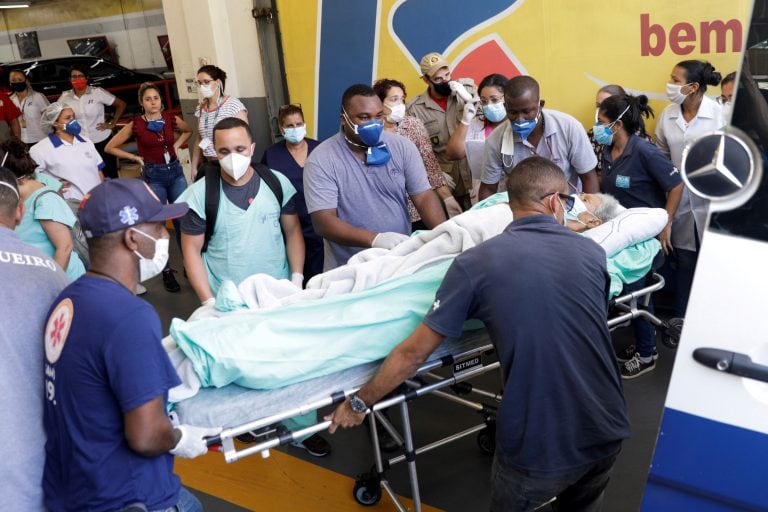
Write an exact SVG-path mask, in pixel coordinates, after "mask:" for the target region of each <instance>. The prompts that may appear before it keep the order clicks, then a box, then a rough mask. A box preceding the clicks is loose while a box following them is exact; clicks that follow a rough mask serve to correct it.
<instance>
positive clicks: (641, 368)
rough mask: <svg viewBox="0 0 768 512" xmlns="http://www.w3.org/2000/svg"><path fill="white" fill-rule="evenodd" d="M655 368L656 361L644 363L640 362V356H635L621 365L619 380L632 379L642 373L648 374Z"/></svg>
mask: <svg viewBox="0 0 768 512" xmlns="http://www.w3.org/2000/svg"><path fill="white" fill-rule="evenodd" d="M654 368H656V360H655V359H651V360H650V361H649V362H647V363H644V362H642V361H641V360H640V354H635V357H633V358H632V359H630V360H629V361H627V362H626V363H624V364H623V365H621V378H622V379H634V378H635V377H639V376H641V375H643V374H644V373H648V372H650V371H652V370H653V369H654Z"/></svg>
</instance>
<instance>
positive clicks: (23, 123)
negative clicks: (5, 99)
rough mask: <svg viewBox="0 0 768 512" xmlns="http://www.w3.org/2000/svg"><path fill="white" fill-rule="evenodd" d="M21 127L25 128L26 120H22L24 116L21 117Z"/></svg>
mask: <svg viewBox="0 0 768 512" xmlns="http://www.w3.org/2000/svg"><path fill="white" fill-rule="evenodd" d="M21 127H22V128H26V127H27V120H26V119H24V116H22V117H21Z"/></svg>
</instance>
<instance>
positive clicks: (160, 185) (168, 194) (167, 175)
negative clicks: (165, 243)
mask: <svg viewBox="0 0 768 512" xmlns="http://www.w3.org/2000/svg"><path fill="white" fill-rule="evenodd" d="M141 177H142V178H143V179H144V181H146V182H147V185H149V188H151V189H152V192H154V193H155V195H156V196H157V197H158V198H159V199H160V202H161V203H163V204H165V203H172V202H174V201H176V199H178V198H179V196H180V195H181V194H182V192H184V190H186V188H187V179H186V178H185V177H184V170H183V169H182V168H181V164H180V163H179V161H178V160H175V161H173V162H171V163H169V164H144V167H143V168H142V170H141ZM173 228H174V231H176V243H178V244H179V248H181V231H180V230H179V220H178V219H174V220H173Z"/></svg>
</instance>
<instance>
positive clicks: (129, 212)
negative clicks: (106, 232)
mask: <svg viewBox="0 0 768 512" xmlns="http://www.w3.org/2000/svg"><path fill="white" fill-rule="evenodd" d="M119 215H120V222H122V223H123V224H128V225H129V226H133V225H134V224H136V222H137V221H138V220H139V212H138V211H136V207H134V206H123V208H122V210H120V212H119Z"/></svg>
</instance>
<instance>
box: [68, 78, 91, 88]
mask: <svg viewBox="0 0 768 512" xmlns="http://www.w3.org/2000/svg"><path fill="white" fill-rule="evenodd" d="M69 83H70V84H72V87H73V88H74V89H77V90H78V91H79V90H81V89H85V88H86V87H87V86H88V80H87V79H85V78H73V79H71V80H70V81H69Z"/></svg>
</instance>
